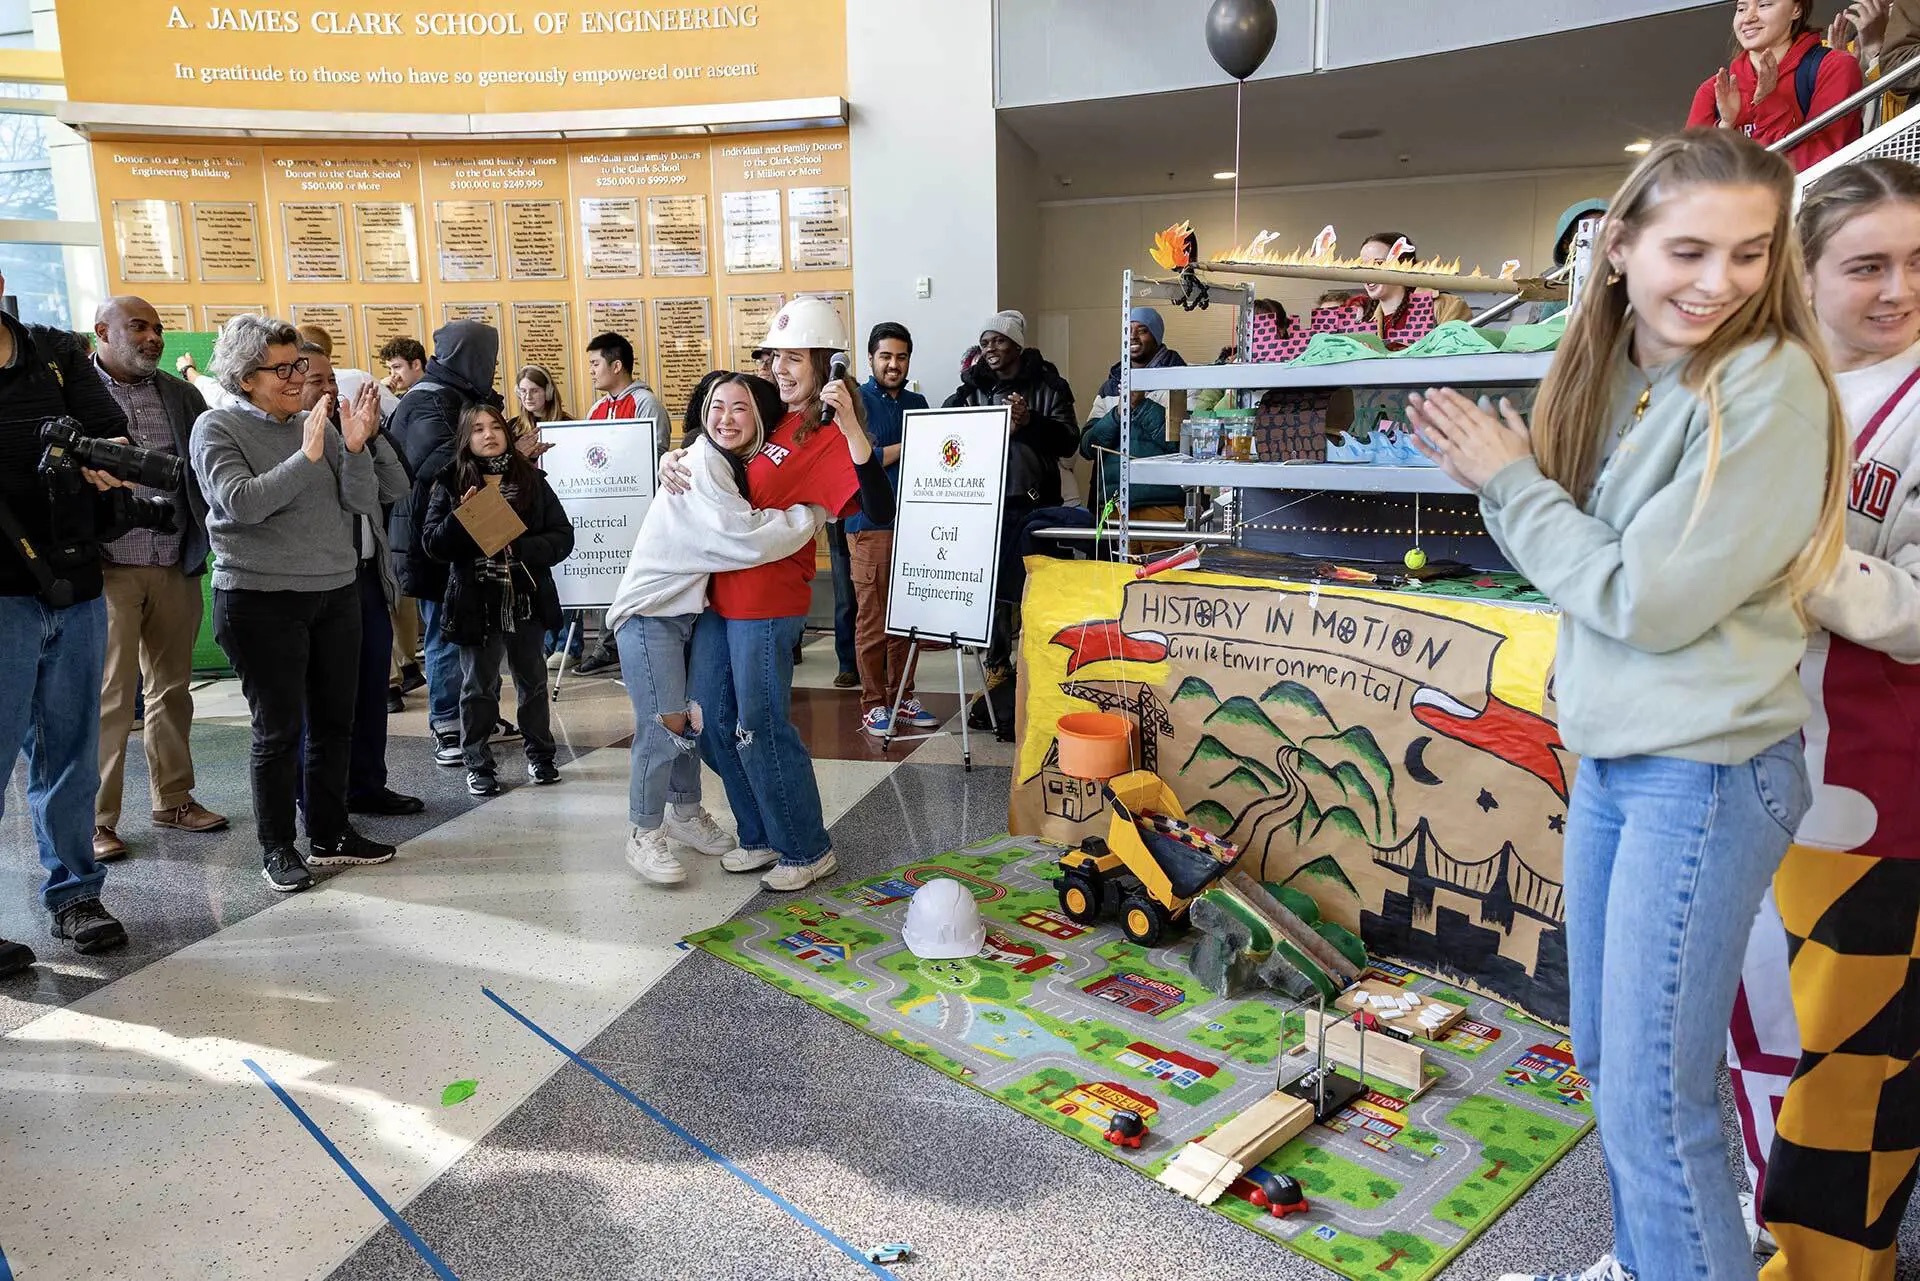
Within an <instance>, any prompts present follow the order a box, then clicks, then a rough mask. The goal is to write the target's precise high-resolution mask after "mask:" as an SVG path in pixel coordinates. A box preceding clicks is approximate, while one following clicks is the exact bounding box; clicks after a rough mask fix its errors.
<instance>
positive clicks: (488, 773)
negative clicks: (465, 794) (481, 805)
mask: <svg viewBox="0 0 1920 1281" xmlns="http://www.w3.org/2000/svg"><path fill="white" fill-rule="evenodd" d="M467 791H469V792H471V793H473V795H475V796H495V795H498V794H499V792H500V780H499V779H498V778H496V777H495V776H494V773H493V771H492V770H490V769H470V770H468V771H467Z"/></svg>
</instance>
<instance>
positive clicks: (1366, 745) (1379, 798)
mask: <svg viewBox="0 0 1920 1281" xmlns="http://www.w3.org/2000/svg"><path fill="white" fill-rule="evenodd" d="M1300 751H1301V755H1302V757H1306V756H1312V757H1314V758H1315V759H1317V760H1319V761H1321V762H1323V763H1325V764H1327V765H1328V766H1330V767H1331V768H1332V770H1333V774H1334V777H1335V779H1336V780H1337V781H1338V782H1339V783H1340V787H1341V790H1342V791H1344V792H1345V793H1346V794H1347V796H1348V798H1349V799H1352V798H1355V797H1361V796H1364V797H1365V798H1366V799H1367V800H1368V802H1369V803H1371V804H1372V805H1373V806H1374V807H1375V809H1374V815H1373V817H1374V820H1375V822H1374V827H1375V831H1376V833H1377V834H1378V835H1379V836H1381V837H1382V838H1384V837H1385V836H1386V834H1387V833H1389V832H1391V831H1393V830H1394V829H1395V822H1394V812H1393V766H1392V764H1391V763H1389V762H1388V760H1387V755H1386V753H1385V752H1383V751H1381V750H1380V743H1379V740H1377V739H1376V738H1374V736H1373V731H1372V730H1369V729H1368V728H1367V727H1366V726H1364V725H1355V726H1354V727H1353V728H1352V729H1349V730H1347V731H1346V732H1345V733H1344V734H1335V735H1329V736H1326V737H1321V738H1309V739H1307V740H1306V741H1304V742H1303V743H1301V745H1300Z"/></svg>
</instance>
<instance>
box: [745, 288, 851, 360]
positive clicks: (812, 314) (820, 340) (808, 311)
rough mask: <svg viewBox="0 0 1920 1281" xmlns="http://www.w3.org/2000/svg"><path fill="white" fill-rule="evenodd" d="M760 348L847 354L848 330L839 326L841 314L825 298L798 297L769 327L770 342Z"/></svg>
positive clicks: (782, 309)
mask: <svg viewBox="0 0 1920 1281" xmlns="http://www.w3.org/2000/svg"><path fill="white" fill-rule="evenodd" d="M760 345H761V346H762V347H772V348H773V349H775V350H776V351H777V350H780V349H781V348H786V349H788V350H792V349H794V348H809V347H817V348H820V349H822V350H825V351H845V350H846V349H847V327H846V326H845V325H843V324H841V323H840V313H839V312H837V311H835V310H834V309H833V304H832V303H830V302H828V301H827V300H826V299H825V298H795V299H794V300H793V301H792V302H790V303H788V304H787V305H786V306H784V307H782V308H781V309H780V313H779V314H778V315H776V316H775V317H774V318H773V323H772V324H771V325H768V326H767V340H766V341H765V342H764V343H761V344H760Z"/></svg>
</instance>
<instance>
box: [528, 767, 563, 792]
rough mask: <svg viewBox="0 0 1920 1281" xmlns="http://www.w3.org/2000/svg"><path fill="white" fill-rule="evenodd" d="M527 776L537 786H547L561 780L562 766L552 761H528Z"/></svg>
mask: <svg viewBox="0 0 1920 1281" xmlns="http://www.w3.org/2000/svg"><path fill="white" fill-rule="evenodd" d="M527 778H528V780H529V781H531V782H532V783H533V785H534V786H535V787H546V786H547V785H548V784H550V783H558V782H559V781H560V767H559V766H558V765H555V764H554V763H553V762H552V761H528V762H527Z"/></svg>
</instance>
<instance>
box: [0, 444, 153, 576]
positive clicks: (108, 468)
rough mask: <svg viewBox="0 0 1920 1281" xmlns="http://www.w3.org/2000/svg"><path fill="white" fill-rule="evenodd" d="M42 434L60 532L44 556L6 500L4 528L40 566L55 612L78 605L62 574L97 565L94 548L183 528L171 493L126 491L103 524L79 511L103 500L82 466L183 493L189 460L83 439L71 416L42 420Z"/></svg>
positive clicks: (1, 510)
mask: <svg viewBox="0 0 1920 1281" xmlns="http://www.w3.org/2000/svg"><path fill="white" fill-rule="evenodd" d="M40 439H41V441H42V442H44V443H45V445H46V450H45V452H43V453H42V454H41V455H40V466H39V475H40V479H41V481H42V482H43V483H44V484H45V485H46V487H47V497H48V500H49V501H50V502H51V503H52V506H53V534H52V539H51V545H50V546H48V547H47V548H46V551H45V554H43V553H42V552H41V551H40V550H39V549H37V548H35V546H34V545H33V543H32V542H31V541H29V540H28V537H27V534H26V532H25V530H24V529H22V528H21V526H20V522H19V520H18V519H17V518H16V517H15V516H14V514H13V513H12V512H11V511H10V510H8V508H7V506H6V504H5V503H0V533H4V534H5V535H6V541H7V542H9V543H11V544H13V546H14V549H15V550H16V552H17V553H18V554H19V555H20V556H21V557H22V558H23V559H24V560H25V561H26V562H27V566H28V568H30V569H31V570H32V571H33V577H34V580H35V581H36V582H37V583H39V585H40V598H41V599H42V600H43V601H45V602H46V603H47V604H49V605H51V606H53V607H54V608H55V609H65V608H66V607H67V606H69V605H71V604H73V595H74V593H73V584H72V582H71V581H69V580H68V579H67V578H66V577H65V576H64V574H63V573H62V571H64V570H66V569H68V568H70V567H72V566H74V565H78V564H84V563H88V562H90V561H91V560H92V559H93V558H94V556H95V555H97V553H95V552H92V551H90V550H89V548H90V547H97V546H98V544H100V543H102V542H107V541H111V540H112V539H114V538H118V537H120V536H121V535H122V534H124V533H126V532H127V531H128V530H133V529H151V530H156V531H158V532H160V533H163V534H171V533H176V532H178V527H177V526H176V525H175V524H174V521H173V503H172V502H171V501H170V500H168V499H164V498H136V497H135V496H134V495H133V494H132V493H131V492H129V491H127V490H124V489H115V490H112V491H111V492H109V493H108V494H106V495H105V496H104V500H105V502H106V503H107V505H108V507H109V508H110V511H111V515H110V516H108V517H107V518H106V519H105V521H104V523H105V525H106V528H105V529H104V530H103V529H101V528H100V525H101V524H102V520H101V518H100V516H99V515H97V514H93V513H87V512H83V511H81V510H79V509H78V508H76V506H75V503H76V501H78V502H88V501H90V500H91V499H99V498H101V497H102V495H100V494H98V493H97V492H96V491H94V490H93V488H92V487H91V486H90V485H89V484H88V483H87V479H86V477H85V476H83V475H81V474H80V473H81V469H82V468H87V469H89V470H92V471H100V472H105V473H107V474H108V475H110V476H114V477H117V478H118V479H120V480H124V481H129V482H132V483H135V484H141V485H150V486H152V487H153V488H155V489H163V490H167V491H169V492H174V491H177V490H178V489H179V488H180V485H181V482H182V481H183V480H184V478H185V476H186V465H185V464H184V463H183V462H181V460H180V459H178V458H176V457H174V456H173V455H171V454H163V453H159V452H158V451H155V450H151V449H142V448H140V447H139V446H138V445H129V444H126V443H124V442H122V441H115V440H104V439H102V438H100V437H98V436H83V435H81V433H80V424H79V423H78V422H76V421H75V420H74V419H72V418H64V417H63V418H54V419H50V420H48V421H46V422H44V423H42V424H40Z"/></svg>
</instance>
